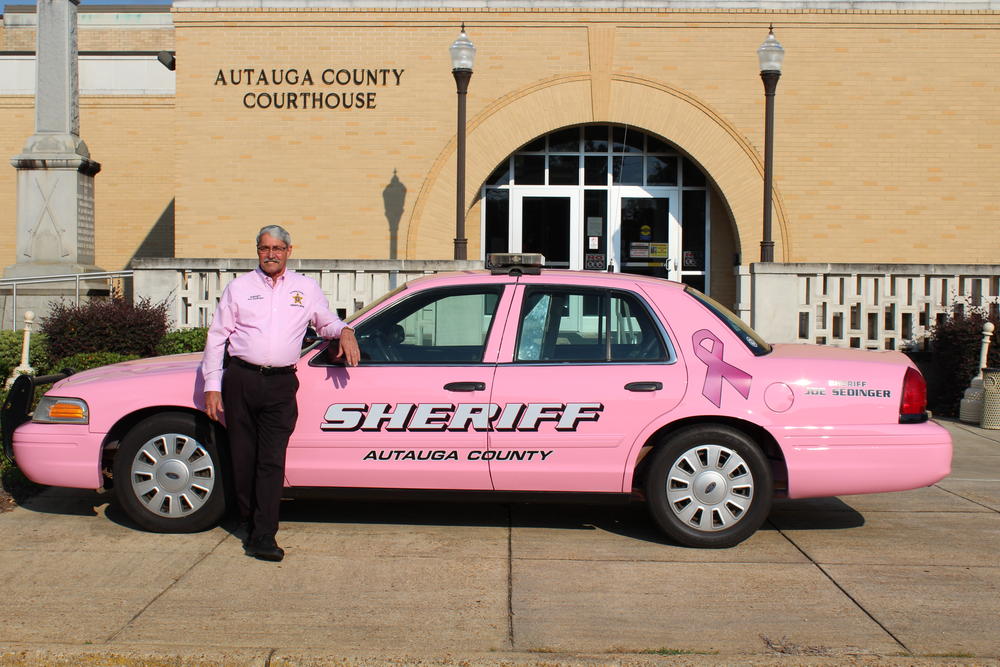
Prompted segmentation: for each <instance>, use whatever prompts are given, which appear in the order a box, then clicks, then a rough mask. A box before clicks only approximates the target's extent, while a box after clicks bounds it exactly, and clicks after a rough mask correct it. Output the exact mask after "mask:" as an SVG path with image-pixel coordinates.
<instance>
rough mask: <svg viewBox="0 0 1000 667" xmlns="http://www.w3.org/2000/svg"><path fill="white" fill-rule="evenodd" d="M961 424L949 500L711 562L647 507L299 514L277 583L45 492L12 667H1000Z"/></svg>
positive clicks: (763, 538)
mask: <svg viewBox="0 0 1000 667" xmlns="http://www.w3.org/2000/svg"><path fill="white" fill-rule="evenodd" d="M943 424H944V426H945V427H946V428H948V429H949V431H951V433H952V434H953V437H954V439H955V459H954V465H953V472H952V475H951V476H950V477H948V478H947V479H945V480H944V481H942V482H941V483H940V484H937V485H935V486H933V487H930V488H926V489H920V490H916V491H909V492H904V493H893V494H881V495H873V496H845V497H842V498H839V499H834V498H828V499H820V500H806V501H780V502H777V503H776V506H775V509H774V511H773V512H772V514H771V517H770V519H769V521H768V523H767V524H766V525H765V526H764V528H763V529H762V530H761V531H759V532H758V533H757V534H756V535H755V536H753V537H752V538H751V539H749V540H748V541H746V542H745V543H743V544H741V545H740V546H738V547H736V548H733V549H728V550H717V551H711V550H695V549H687V548H683V547H677V546H673V545H671V544H668V543H666V541H665V540H664V539H663V538H661V536H660V534H659V532H658V531H657V530H656V528H655V527H654V526H653V524H652V521H651V520H650V519H649V518H648V516H647V514H646V511H645V509H644V507H642V506H640V505H636V506H628V507H614V508H609V507H595V506H582V505H581V506H573V505H551V506H550V505H505V504H464V503H463V504H457V503H455V504H451V503H437V504H436V503H412V502H405V501H400V502H377V503H373V502H357V501H351V502H345V501H314V500H308V501H307V500H293V501H288V502H287V503H286V504H285V506H284V507H283V510H282V531H281V534H280V535H279V541H280V543H281V544H282V546H284V547H285V549H286V551H287V552H288V556H287V558H286V559H285V561H284V562H282V563H280V564H277V565H276V564H272V563H264V562H260V561H257V560H253V559H251V558H247V557H246V556H244V555H243V551H242V549H241V547H240V540H239V539H238V538H237V537H235V536H233V535H232V534H231V532H230V531H229V530H227V529H225V528H217V529H215V530H212V531H209V532H205V533H201V534H197V535H154V534H150V533H144V532H140V531H137V530H134V529H133V528H131V527H130V526H129V525H128V523H127V520H126V519H125V518H124V517H123V516H122V515H121V513H120V512H119V511H118V510H117V509H116V508H114V507H113V506H111V507H109V506H108V504H107V500H108V499H107V497H106V496H101V495H98V494H96V493H91V492H75V491H67V490H59V489H51V490H48V491H46V492H45V493H43V494H41V495H39V496H37V497H36V498H34V499H32V500H31V501H30V502H28V503H27V504H26V506H24V507H20V508H18V509H16V510H14V511H13V512H9V513H6V514H2V515H0V558H2V559H3V592H4V598H3V599H4V603H5V604H4V605H3V606H2V608H0V665H8V664H11V665H21V664H67V665H68V664H78V663H80V662H87V663H88V664H147V665H181V664H185V665H186V664H192V665H195V664H211V665H215V664H220V665H221V664H260V665H281V664H291V665H314V664H316V665H318V664H331V663H333V664H346V665H353V664H366V665H367V664H383V663H386V662H390V661H391V662H393V663H395V664H447V665H454V664H483V665H494V664H495V665H500V664H504V665H512V664H514V665H517V664H524V665H534V664H539V665H541V664H545V665H551V664H567V665H576V664H580V665H592V664H601V665H603V664H616V665H617V664H622V665H624V664H629V665H631V664H636V665H638V664H661V663H662V664H666V663H667V662H669V663H670V664H730V663H733V662H739V663H742V664H801V663H803V662H806V663H809V664H842V663H844V662H848V661H850V662H856V663H863V664H916V663H925V664H941V663H975V664H984V663H989V664H1000V659H998V656H1000V431H986V430H982V429H979V428H975V427H971V426H967V425H964V424H959V423H957V422H943Z"/></svg>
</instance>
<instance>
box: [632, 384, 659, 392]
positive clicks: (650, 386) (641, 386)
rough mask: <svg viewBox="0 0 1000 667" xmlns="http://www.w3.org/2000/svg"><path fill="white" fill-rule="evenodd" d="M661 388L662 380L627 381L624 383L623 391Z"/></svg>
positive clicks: (656, 389)
mask: <svg viewBox="0 0 1000 667" xmlns="http://www.w3.org/2000/svg"><path fill="white" fill-rule="evenodd" d="M661 389H663V383H662V382H629V383H628V384H627V385H625V391H660V390H661Z"/></svg>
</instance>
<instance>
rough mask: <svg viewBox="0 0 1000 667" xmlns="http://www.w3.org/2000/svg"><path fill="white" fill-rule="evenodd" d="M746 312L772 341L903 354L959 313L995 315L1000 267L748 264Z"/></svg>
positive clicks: (743, 293) (743, 281)
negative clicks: (973, 310) (977, 310)
mask: <svg viewBox="0 0 1000 667" xmlns="http://www.w3.org/2000/svg"><path fill="white" fill-rule="evenodd" d="M738 276H739V288H740V289H739V292H740V301H739V306H738V309H739V310H740V315H741V316H742V317H743V318H744V319H746V320H747V321H748V322H750V324H751V325H752V326H753V327H754V328H755V329H756V330H757V331H758V332H760V334H761V335H762V336H763V337H764V338H765V339H767V340H769V341H772V342H777V343H781V342H783V343H796V342H799V343H820V344H827V345H836V346H839V347H858V348H866V349H878V350H898V349H907V348H914V347H920V346H922V345H923V343H924V341H925V339H926V337H927V335H928V333H929V331H930V329H931V328H932V327H934V325H936V324H937V323H938V322H940V321H942V320H943V319H944V318H946V317H948V316H949V315H950V314H951V313H953V312H955V310H956V309H969V308H981V309H983V310H984V311H985V312H987V313H989V314H993V315H996V314H997V311H998V304H1000V265H992V264H991V265H979V264H778V263H760V264H751V265H749V267H745V266H741V267H740V268H739V272H738Z"/></svg>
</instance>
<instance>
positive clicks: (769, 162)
mask: <svg viewBox="0 0 1000 667" xmlns="http://www.w3.org/2000/svg"><path fill="white" fill-rule="evenodd" d="M757 58H758V59H759V61H760V78H761V80H762V81H763V82H764V234H763V239H762V240H761V242H760V261H762V262H773V261H774V241H772V240H771V188H772V183H773V180H774V93H775V91H776V90H777V89H778V79H779V78H781V65H782V63H783V62H784V60H785V49H784V48H782V46H781V44H780V43H779V42H778V40H777V39H776V38H775V36H774V26H773V25H772V26H771V27H770V29H769V30H768V33H767V39H765V40H764V43H763V44H761V45H760V47H759V48H758V49H757Z"/></svg>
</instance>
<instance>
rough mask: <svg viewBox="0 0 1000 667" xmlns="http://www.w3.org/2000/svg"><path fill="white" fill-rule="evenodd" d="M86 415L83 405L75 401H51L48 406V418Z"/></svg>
mask: <svg viewBox="0 0 1000 667" xmlns="http://www.w3.org/2000/svg"><path fill="white" fill-rule="evenodd" d="M86 416H87V415H86V413H85V412H84V410H83V406H82V405H78V404H75V403H53V404H52V405H51V406H50V407H49V419H83V418H85V417H86Z"/></svg>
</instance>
